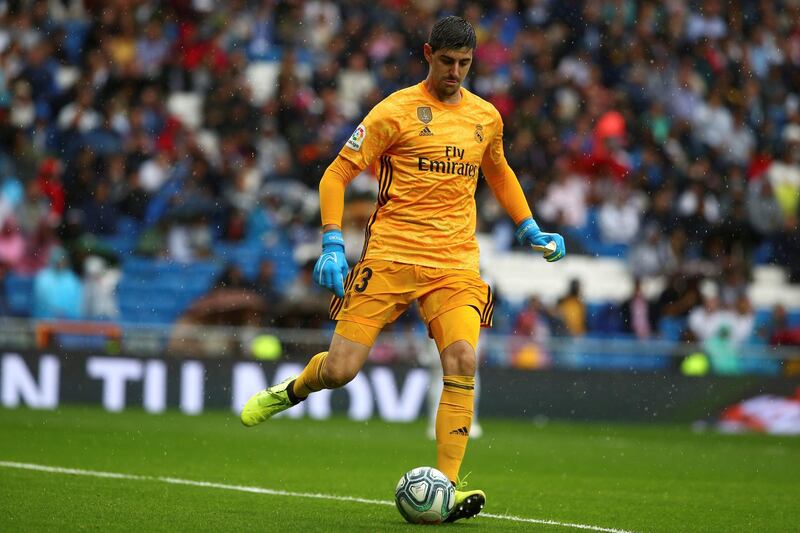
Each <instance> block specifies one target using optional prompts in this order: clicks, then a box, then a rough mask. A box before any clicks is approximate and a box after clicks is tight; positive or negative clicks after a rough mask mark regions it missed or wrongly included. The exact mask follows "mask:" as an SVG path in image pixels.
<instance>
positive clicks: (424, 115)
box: [417, 106, 433, 124]
mask: <svg viewBox="0 0 800 533" xmlns="http://www.w3.org/2000/svg"><path fill="white" fill-rule="evenodd" d="M417 118H418V119H420V120H421V121H422V122H423V124H427V123H429V122H430V121H431V120H433V112H432V111H431V108H430V107H428V106H423V107H418V108H417Z"/></svg>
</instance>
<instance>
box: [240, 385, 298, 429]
mask: <svg viewBox="0 0 800 533" xmlns="http://www.w3.org/2000/svg"><path fill="white" fill-rule="evenodd" d="M295 379H297V376H292V377H290V378H287V379H285V380H283V381H281V382H280V383H278V384H277V385H273V386H272V387H267V388H266V389H264V390H262V391H261V392H257V393H255V394H253V395H252V396H251V397H250V399H249V400H247V403H246V404H244V408H243V409H242V414H241V420H242V424H244V425H245V426H247V427H253V426H255V425H256V424H260V423H261V422H263V421H264V420H266V419H268V418H270V417H272V416H275V415H277V414H278V413H280V412H281V411H285V410H287V409H288V408H290V407H291V406H293V405H296V404H297V403H298V402H292V400H291V399H290V398H289V392H288V389H289V386H290V385H292V384H293V383H294V380H295Z"/></svg>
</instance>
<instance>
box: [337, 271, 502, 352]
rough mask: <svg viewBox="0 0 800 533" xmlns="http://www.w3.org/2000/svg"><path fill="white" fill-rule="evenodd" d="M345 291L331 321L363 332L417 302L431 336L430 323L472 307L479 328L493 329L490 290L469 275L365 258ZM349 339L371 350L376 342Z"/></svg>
mask: <svg viewBox="0 0 800 533" xmlns="http://www.w3.org/2000/svg"><path fill="white" fill-rule="evenodd" d="M344 288H345V295H344V298H337V297H333V299H332V300H331V307H330V317H331V319H332V320H338V321H346V322H354V323H356V324H361V325H363V326H368V328H364V329H365V330H369V329H370V328H377V329H378V330H380V329H383V327H384V326H386V324H389V323H391V322H393V321H394V320H395V319H397V317H399V316H400V315H401V314H402V313H403V311H405V310H406V308H408V306H409V305H410V304H411V303H413V302H414V300H417V302H418V304H419V309H420V314H421V315H422V319H423V320H424V321H425V324H427V325H428V329H429V331H430V324H431V321H432V320H434V319H436V318H437V317H439V316H441V315H442V314H444V313H446V312H448V311H450V310H452V309H456V308H458V307H471V308H473V309H474V310H475V312H476V313H477V314H478V316H479V317H480V325H481V327H491V325H492V316H493V313H494V298H493V296H492V289H491V288H490V287H489V285H488V284H487V283H486V282H484V281H483V280H482V279H481V278H480V276H479V275H478V274H477V273H476V272H473V271H471V270H458V269H451V268H433V267H425V266H418V265H409V264H405V263H396V262H394V261H386V260H382V259H365V260H363V261H360V262H359V263H357V264H356V265H355V266H354V267H353V269H352V270H351V271H350V273H349V274H348V275H347V279H346V280H345V287H344ZM337 329H338V328H337ZM375 335H377V333H376V334H375ZM368 336H369V335H368ZM351 340H354V341H356V342H361V343H362V344H367V345H371V344H372V342H373V341H374V337H373V338H371V339H370V338H367V339H351ZM367 341H368V342H367Z"/></svg>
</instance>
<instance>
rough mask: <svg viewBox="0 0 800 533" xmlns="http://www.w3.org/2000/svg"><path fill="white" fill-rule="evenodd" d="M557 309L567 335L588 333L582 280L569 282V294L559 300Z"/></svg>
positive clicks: (575, 335) (578, 335)
mask: <svg viewBox="0 0 800 533" xmlns="http://www.w3.org/2000/svg"><path fill="white" fill-rule="evenodd" d="M557 309H558V315H559V318H560V319H561V321H562V322H563V324H564V326H565V328H566V334H567V335H570V336H572V337H580V336H583V335H584V334H585V333H586V304H585V303H584V301H583V295H581V282H580V280H578V279H573V280H571V281H570V282H569V289H568V290H567V294H565V295H564V296H562V297H561V298H560V299H559V300H558V305H557Z"/></svg>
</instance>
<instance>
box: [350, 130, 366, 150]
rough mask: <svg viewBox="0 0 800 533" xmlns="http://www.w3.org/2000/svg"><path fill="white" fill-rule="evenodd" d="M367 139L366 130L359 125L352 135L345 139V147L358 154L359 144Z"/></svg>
mask: <svg viewBox="0 0 800 533" xmlns="http://www.w3.org/2000/svg"><path fill="white" fill-rule="evenodd" d="M366 138H367V128H366V127H365V126H364V125H363V124H359V125H358V127H357V128H356V130H355V131H354V132H353V134H352V135H351V136H350V138H349V139H347V142H346V143H345V146H347V147H348V148H350V149H351V150H355V151H356V152H358V151H359V150H361V144H362V143H363V142H364V139H366Z"/></svg>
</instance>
